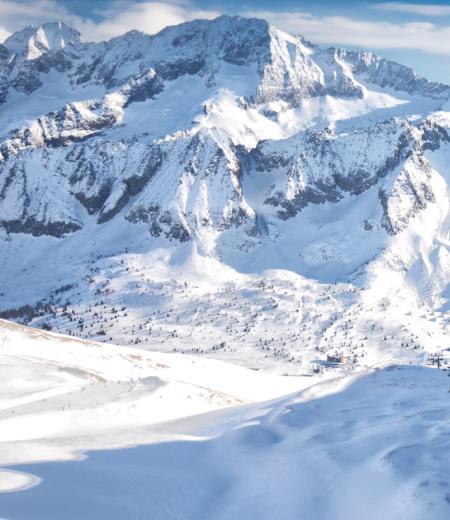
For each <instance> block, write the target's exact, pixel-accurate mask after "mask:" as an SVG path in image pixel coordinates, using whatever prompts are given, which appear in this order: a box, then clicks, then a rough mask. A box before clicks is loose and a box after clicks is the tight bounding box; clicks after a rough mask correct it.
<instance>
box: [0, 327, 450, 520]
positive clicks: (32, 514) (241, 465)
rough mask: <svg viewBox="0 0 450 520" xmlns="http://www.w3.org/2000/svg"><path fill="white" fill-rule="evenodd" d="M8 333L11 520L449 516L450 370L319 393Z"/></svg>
mask: <svg viewBox="0 0 450 520" xmlns="http://www.w3.org/2000/svg"><path fill="white" fill-rule="evenodd" d="M0 331H1V332H0V334H1V335H0V338H1V339H0V356H1V365H0V366H1V367H2V368H1V370H2V377H1V388H0V396H1V401H0V404H1V408H2V411H1V415H0V435H1V437H0V441H1V443H0V446H1V448H0V461H1V464H2V465H7V466H8V467H6V468H3V470H2V472H1V473H0V485H1V486H2V489H3V491H4V492H3V493H1V494H0V518H7V519H14V520H22V519H27V520H28V519H30V518H33V520H38V519H45V520H52V519H61V518H64V519H80V518H82V519H83V520H84V519H99V518H102V519H103V518H104V519H117V520H118V519H121V520H122V519H123V520H125V519H127V520H128V519H130V518H133V519H148V518H152V519H161V520H162V519H164V520H165V519H175V518H176V519H195V520H200V519H205V520H206V519H208V520H210V519H230V520H231V519H236V518H262V519H291V518H292V519H294V518H295V519H298V518H307V519H310V518H311V519H312V518H314V519H320V520H322V519H330V520H331V519H333V520H335V519H343V520H344V519H345V520H349V519H360V518H365V519H396V520H397V519H408V520H409V519H429V518H432V519H433V520H441V519H442V520H444V519H447V518H449V515H450V471H449V462H450V455H449V454H450V421H449V417H450V400H449V397H448V396H449V394H448V386H449V379H448V377H447V372H446V371H438V370H435V369H433V368H426V367H421V366H412V365H405V366H400V365H393V366H379V367H374V368H371V369H368V370H364V371H361V372H359V373H354V374H353V375H349V374H350V373H348V374H347V375H344V374H343V373H342V374H341V375H340V376H338V377H337V378H334V379H332V380H325V381H321V382H318V381H317V380H313V379H312V378H307V377H303V378H302V377H290V378H286V377H284V378H283V377H281V376H272V375H267V374H263V373H261V372H257V371H252V370H248V369H245V368H241V367H235V366H233V365H230V364H227V363H223V362H219V361H214V360H205V359H201V360H200V359H198V358H194V357H190V356H183V355H177V354H160V353H154V352H148V351H147V352H144V351H138V350H135V349H131V348H128V347H113V346H110V345H101V344H97V343H88V342H82V341H80V340H74V339H72V338H68V337H64V336H59V335H55V334H49V333H44V332H40V331H36V330H32V329H27V328H24V327H21V326H18V325H15V324H9V323H8V322H1V325H0ZM25 375H26V376H27V377H24V376H25ZM25 382H26V383H25ZM306 387H307V388H306ZM302 388H303V389H302ZM283 394H284V395H285V397H282V395H283ZM287 394H289V395H287ZM263 401H264V402H263ZM38 426H39V427H38ZM133 445H135V446H137V445H138V446H137V447H129V446H133ZM113 447H114V448H120V449H115V450H111V449H110V448H113ZM89 450H100V451H92V452H89V453H87V454H85V451H89ZM104 450H108V451H104ZM45 461H48V462H45ZM30 462H40V463H39V464H30ZM8 491H9V492H8ZM12 491H16V492H12Z"/></svg>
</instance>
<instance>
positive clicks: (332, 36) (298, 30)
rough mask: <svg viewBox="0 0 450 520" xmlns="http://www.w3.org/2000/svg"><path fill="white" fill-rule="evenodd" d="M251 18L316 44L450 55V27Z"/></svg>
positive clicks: (275, 15)
mask: <svg viewBox="0 0 450 520" xmlns="http://www.w3.org/2000/svg"><path fill="white" fill-rule="evenodd" d="M247 15H249V16H256V17H259V18H265V19H266V20H268V21H269V22H270V23H272V24H273V25H275V26H276V27H279V28H280V29H282V30H285V31H287V32H290V33H294V34H301V35H302V36H304V37H305V38H307V39H309V40H311V41H312V42H315V43H324V44H335V45H355V46H359V47H364V48H368V49H370V48H374V49H413V50H414V49H415V50H420V51H425V52H430V53H434V54H441V55H446V56H448V55H450V26H446V27H439V26H437V25H435V24H432V23H428V22H411V23H399V24H396V23H391V22H378V21H367V20H357V19H354V18H348V17H343V16H323V17H319V16H313V15H311V14H309V13H300V12H275V11H252V12H249V13H247Z"/></svg>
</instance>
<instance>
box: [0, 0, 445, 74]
mask: <svg viewBox="0 0 450 520" xmlns="http://www.w3.org/2000/svg"><path fill="white" fill-rule="evenodd" d="M221 13H226V14H241V15H244V16H259V17H262V18H266V19H268V20H269V21H270V22H271V23H273V24H274V25H276V26H277V27H279V28H281V29H283V30H286V31H288V32H291V33H296V34H302V35H303V36H305V37H306V38H307V39H309V40H311V41H313V42H315V43H318V44H321V45H327V46H328V45H337V46H342V47H347V48H362V49H368V50H373V51H375V52H377V53H378V54H381V55H383V56H386V57H388V58H391V59H394V60H396V61H399V62H401V63H405V64H407V65H410V66H412V67H413V68H414V69H415V70H416V71H417V72H418V73H419V74H421V75H423V76H425V77H427V78H429V79H433V80H438V81H443V82H446V83H450V0H448V1H442V0H441V1H433V0H431V1H428V2H427V1H426V0H419V1H416V0H408V1H405V2H401V1H392V2H386V1H384V2H383V1H375V0H367V1H356V0H346V1H336V0H316V1H309V0H297V1H292V0H278V1H276V2H274V1H269V0H241V1H236V0H230V1H225V0H169V1H159V2H156V1H145V0H0V41H2V40H3V39H4V38H5V37H6V36H7V35H8V34H9V33H11V32H14V31H16V30H18V29H20V28H22V27H23V26H25V25H28V24H39V23H42V22H44V21H52V20H62V21H64V22H65V23H67V24H69V25H72V26H73V27H76V28H77V29H78V30H80V32H81V33H82V35H83V37H84V38H85V39H86V40H101V39H107V38H110V37H112V36H115V35H117V34H120V33H122V32H125V31H127V30H130V29H133V28H136V29H139V30H143V31H145V32H148V33H155V32H157V31H158V30H160V29H162V28H163V27H164V26H166V25H173V24H176V23H181V22H183V21H186V20H190V19H193V18H198V17H203V18H213V17H215V16H217V15H218V14H221Z"/></svg>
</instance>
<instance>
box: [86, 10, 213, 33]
mask: <svg viewBox="0 0 450 520" xmlns="http://www.w3.org/2000/svg"><path fill="white" fill-rule="evenodd" d="M117 5H118V8H117V9H115V10H114V9H113V10H111V11H109V12H108V17H107V18H106V19H105V21H102V22H100V23H98V24H94V23H92V22H81V23H79V24H78V26H77V28H78V29H80V30H81V32H82V34H83V35H84V36H85V37H86V38H87V39H90V40H91V39H92V40H103V39H108V38H111V37H112V36H116V35H118V34H123V33H124V32H126V31H129V30H131V29H137V30H139V31H143V32H146V33H149V34H154V33H156V32H158V31H160V30H161V29H164V27H166V26H168V25H176V24H179V23H182V22H186V21H188V20H194V19H195V18H215V17H216V16H218V15H219V14H220V13H219V12H217V11H212V10H211V11H206V10H199V9H196V8H194V7H193V6H192V4H190V3H189V2H164V3H163V2H143V3H134V4H127V5H126V7H125V8H124V6H123V5H122V4H117ZM121 7H122V8H121Z"/></svg>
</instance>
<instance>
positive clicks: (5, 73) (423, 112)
mask: <svg viewBox="0 0 450 520" xmlns="http://www.w3.org/2000/svg"><path fill="white" fill-rule="evenodd" d="M449 97H450V87H449V86H448V85H443V84H438V83H434V82H430V81H427V80H425V79H423V78H419V77H417V75H416V74H415V73H414V71H413V70H411V69H410V68H408V67H405V66H403V65H399V64H397V63H394V62H391V61H388V60H385V59H383V58H381V57H378V56H376V55H374V54H372V53H365V52H355V51H345V50H342V49H336V48H329V49H323V48H320V47H318V46H316V45H313V44H311V43H309V42H307V41H306V40H305V39H303V38H302V37H300V36H291V35H289V34H286V33H284V32H282V31H279V30H278V29H276V28H274V27H272V26H270V25H269V24H268V23H266V22H265V21H263V20H257V19H246V18H241V17H228V16H221V17H219V18H216V19H215V20H212V21H206V20H196V21H193V22H188V23H185V24H182V25H179V26H176V27H168V28H166V29H164V30H163V31H161V32H160V33H158V34H156V35H153V36H149V35H146V34H143V33H141V32H138V31H131V32H129V33H126V34H124V35H122V36H119V37H117V38H113V39H112V40H110V41H107V42H101V43H84V42H82V41H81V40H80V34H79V33H78V32H77V31H75V30H74V29H71V28H70V27H67V26H66V25H64V24H62V23H48V24H44V25H42V26H40V27H27V28H25V29H23V30H22V31H19V32H17V33H15V34H13V35H12V36H10V37H9V38H8V39H7V40H6V41H5V42H4V44H3V45H0V244H1V247H0V260H1V264H2V266H3V267H2V270H1V274H0V316H2V317H5V318H9V319H17V320H19V321H23V322H27V323H31V324H32V325H36V326H43V325H45V326H46V327H48V328H50V327H51V328H54V329H57V330H60V331H62V332H70V333H72V334H76V335H80V336H83V337H91V338H95V339H104V340H109V339H111V340H114V342H116V343H120V342H125V343H140V344H141V346H143V347H147V348H156V349H159V350H173V349H176V350H183V351H192V350H193V351H194V352H197V353H206V354H208V355H211V356H215V357H224V358H230V359H232V360H234V361H238V362H241V363H243V364H245V365H247V366H251V367H267V366H269V367H272V368H273V367H275V368H276V369H277V370H281V371H286V370H288V371H303V370H305V369H307V370H309V369H311V367H316V369H317V367H319V369H320V364H321V363H322V361H324V360H326V355H327V353H330V352H338V353H343V352H345V353H349V354H351V355H352V356H355V359H357V360H358V361H357V362H359V363H366V362H367V363H369V361H370V362H371V363H372V362H374V360H378V359H385V358H388V359H390V358H394V359H403V360H405V359H411V360H412V359H417V357H420V356H423V353H424V351H427V350H432V349H433V348H436V346H439V347H441V348H444V347H450V342H449V339H448V338H449V337H450V336H449V332H450V320H449V317H448V311H449V310H450V305H449V298H450V288H449V282H450V254H449V246H450V236H449V233H450V212H449V207H450V206H449V197H450V191H449V182H450V167H449V164H450V134H449V128H450V104H449ZM292 367H294V368H292Z"/></svg>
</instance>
